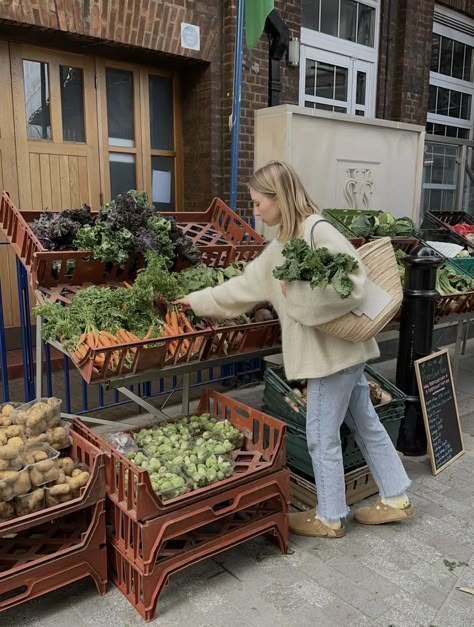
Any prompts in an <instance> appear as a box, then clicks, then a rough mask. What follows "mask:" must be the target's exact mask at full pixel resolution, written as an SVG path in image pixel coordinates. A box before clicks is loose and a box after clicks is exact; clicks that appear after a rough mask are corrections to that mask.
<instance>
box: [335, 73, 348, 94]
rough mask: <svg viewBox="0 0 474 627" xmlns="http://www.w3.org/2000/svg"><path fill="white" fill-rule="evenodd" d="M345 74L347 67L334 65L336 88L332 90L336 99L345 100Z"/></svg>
mask: <svg viewBox="0 0 474 627" xmlns="http://www.w3.org/2000/svg"><path fill="white" fill-rule="evenodd" d="M347 74H348V70H347V68H345V67H336V89H335V92H334V98H335V99H336V100H347Z"/></svg>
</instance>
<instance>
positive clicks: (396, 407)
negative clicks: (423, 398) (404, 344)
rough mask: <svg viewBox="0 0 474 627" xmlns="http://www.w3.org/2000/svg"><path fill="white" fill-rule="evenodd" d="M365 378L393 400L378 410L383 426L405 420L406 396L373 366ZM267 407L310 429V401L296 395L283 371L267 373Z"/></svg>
mask: <svg viewBox="0 0 474 627" xmlns="http://www.w3.org/2000/svg"><path fill="white" fill-rule="evenodd" d="M365 374H366V376H367V378H368V379H369V380H373V381H375V382H376V383H378V384H379V385H380V386H381V387H382V389H383V390H385V391H386V392H388V393H389V394H390V395H391V397H392V400H391V401H389V402H388V403H382V404H381V405H377V406H376V407H375V411H376V412H377V414H378V416H379V418H380V420H382V422H383V421H384V420H388V419H391V418H399V419H400V420H401V419H402V418H403V416H404V412H405V395H404V394H403V392H401V391H400V390H399V389H398V388H397V387H395V386H394V385H393V384H392V383H390V381H388V379H386V378H385V377H383V376H382V375H381V374H379V373H378V372H376V371H375V370H374V369H373V368H371V367H370V366H366V367H365ZM285 399H289V400H290V402H292V403H293V404H294V405H296V406H297V407H298V411H295V409H293V408H292V407H291V406H290V405H289V404H288V402H287V401H286V400H285ZM263 403H264V405H265V407H266V408H267V409H268V410H270V411H271V412H272V413H273V414H274V415H276V416H277V417H278V418H280V420H283V421H284V422H286V423H287V424H290V425H293V426H296V427H298V428H299V429H305V428H306V401H305V400H304V399H302V398H300V397H299V396H297V395H296V394H295V393H294V392H293V390H292V388H291V387H290V385H289V384H288V383H287V381H285V379H284V376H283V371H281V370H280V371H276V370H273V369H271V368H268V369H267V370H266V372H265V388H264V392H263Z"/></svg>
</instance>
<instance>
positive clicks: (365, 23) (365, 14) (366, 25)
mask: <svg viewBox="0 0 474 627" xmlns="http://www.w3.org/2000/svg"><path fill="white" fill-rule="evenodd" d="M374 30H375V9H374V8H372V7H368V6H367V5H365V4H359V23H358V27H357V43H358V44H362V45H363V46H373V45H374Z"/></svg>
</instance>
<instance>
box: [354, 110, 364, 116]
mask: <svg viewBox="0 0 474 627" xmlns="http://www.w3.org/2000/svg"><path fill="white" fill-rule="evenodd" d="M356 115H361V116H364V115H365V111H361V110H360V109H357V110H356Z"/></svg>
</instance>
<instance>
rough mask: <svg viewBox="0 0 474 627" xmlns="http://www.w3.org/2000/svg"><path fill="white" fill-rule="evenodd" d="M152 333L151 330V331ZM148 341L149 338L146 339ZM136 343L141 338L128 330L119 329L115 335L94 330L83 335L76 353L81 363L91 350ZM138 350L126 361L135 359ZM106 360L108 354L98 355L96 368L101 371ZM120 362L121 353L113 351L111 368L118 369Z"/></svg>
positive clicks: (133, 350) (134, 349) (95, 359)
mask: <svg viewBox="0 0 474 627" xmlns="http://www.w3.org/2000/svg"><path fill="white" fill-rule="evenodd" d="M150 331H151V330H150ZM145 339H147V338H145ZM135 342H140V338H139V337H138V336H137V335H135V334H134V333H131V332H130V331H127V330H126V329H119V330H118V331H117V333H115V335H114V334H113V333H109V331H97V330H95V329H94V330H92V331H89V332H88V333H83V334H82V335H81V337H80V338H79V342H78V345H77V348H76V351H75V356H76V358H77V359H78V360H79V361H80V360H81V359H83V358H84V357H85V356H86V355H87V353H88V352H89V350H96V351H97V349H100V348H110V347H111V346H116V345H118V344H135ZM136 350H137V349H136V348H131V349H130V351H131V352H132V354H131V355H128V354H127V356H126V359H131V358H133V355H134V354H135V353H136ZM105 360H106V353H105V352H103V353H98V354H97V355H96V356H95V357H94V364H93V366H94V368H96V369H97V370H100V369H101V368H102V367H103V365H104V363H105ZM119 361H120V351H119V350H117V351H113V352H112V355H111V357H110V361H109V367H110V368H112V369H113V368H116V367H117V366H118V364H119Z"/></svg>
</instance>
